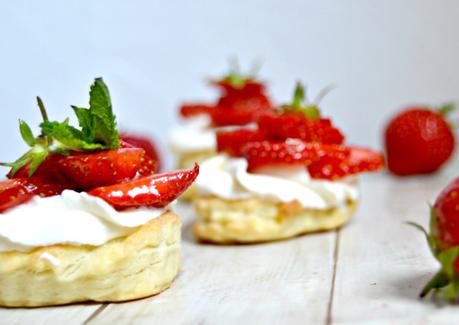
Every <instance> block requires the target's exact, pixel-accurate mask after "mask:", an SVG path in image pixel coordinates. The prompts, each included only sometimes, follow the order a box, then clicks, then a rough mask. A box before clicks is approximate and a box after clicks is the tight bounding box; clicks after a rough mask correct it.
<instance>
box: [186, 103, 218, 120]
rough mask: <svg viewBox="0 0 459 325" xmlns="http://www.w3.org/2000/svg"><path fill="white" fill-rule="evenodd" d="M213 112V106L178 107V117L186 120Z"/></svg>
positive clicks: (191, 105)
mask: <svg viewBox="0 0 459 325" xmlns="http://www.w3.org/2000/svg"><path fill="white" fill-rule="evenodd" d="M213 110H214V106H212V105H205V104H184V105H182V107H180V115H181V116H183V117H185V118H187V117H193V116H196V115H200V114H207V115H210V114H211V113H212V111H213Z"/></svg>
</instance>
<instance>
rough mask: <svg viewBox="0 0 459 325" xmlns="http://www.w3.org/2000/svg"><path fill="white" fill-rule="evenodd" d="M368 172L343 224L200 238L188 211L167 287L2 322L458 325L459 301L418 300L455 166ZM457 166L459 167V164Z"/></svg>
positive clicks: (1, 317)
mask: <svg viewBox="0 0 459 325" xmlns="http://www.w3.org/2000/svg"><path fill="white" fill-rule="evenodd" d="M454 166H457V163H452V164H450V166H449V167H448V168H447V169H446V170H444V171H443V172H442V173H441V174H436V175H434V176H428V177H416V178H410V179H403V180H400V179H396V178H393V177H390V176H388V175H387V174H385V173H380V174H378V175H368V176H365V177H363V178H362V182H361V190H362V200H361V206H360V208H359V210H358V213H357V215H356V217H355V218H354V219H353V221H352V222H351V223H350V224H349V225H347V226H346V227H345V228H343V229H342V230H339V231H336V232H329V233H320V234H313V235H308V236H302V237H298V238H295V239H292V240H287V241H281V242H275V243H268V244H261V245H249V246H213V245H203V244H198V243H196V242H195V241H194V239H193V237H192V235H191V232H190V227H189V224H190V221H191V220H192V217H193V215H192V210H191V209H190V208H189V207H186V206H179V207H178V210H180V211H181V213H182V215H183V218H184V229H183V266H182V272H181V273H180V275H179V277H178V278H177V280H176V281H175V282H174V284H173V285H172V287H171V288H170V289H168V290H167V291H165V292H163V293H162V294H160V295H157V296H155V297H151V298H148V299H143V300H139V301H135V302H129V303H120V304H86V305H71V306H65V307H56V308H39V309H0V324H44V325H50V324H66V325H71V324H82V323H88V324H161V325H165V324H355V323H359V322H360V323H371V324H459V306H458V305H456V306H451V305H445V304H439V303H438V302H436V301H434V300H432V299H425V300H419V299H418V297H417V295H418V293H419V291H420V290H421V288H422V286H423V285H424V283H425V282H426V281H427V280H428V279H429V278H430V277H431V276H432V274H433V273H434V272H435V271H436V270H437V264H436V262H435V260H434V259H433V257H432V256H431V255H430V253H429V250H428V247H427V245H426V242H425V239H424V238H423V236H422V235H421V233H418V232H417V231H416V230H415V229H412V228H411V227H408V226H407V225H405V224H404V221H406V220H413V221H416V222H418V223H421V224H423V225H426V224H427V222H428V215H429V211H428V206H427V203H428V202H432V201H433V200H434V198H435V197H436V195H437V194H438V192H439V191H440V190H441V189H442V188H443V187H444V186H445V185H446V184H447V183H448V182H449V181H450V180H451V179H452V178H453V176H454V175H455V170H454ZM458 174H459V173H458Z"/></svg>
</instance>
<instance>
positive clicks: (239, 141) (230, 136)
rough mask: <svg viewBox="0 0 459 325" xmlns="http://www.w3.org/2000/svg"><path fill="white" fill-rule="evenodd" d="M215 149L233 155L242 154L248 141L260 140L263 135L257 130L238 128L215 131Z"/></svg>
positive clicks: (262, 138)
mask: <svg viewBox="0 0 459 325" xmlns="http://www.w3.org/2000/svg"><path fill="white" fill-rule="evenodd" d="M216 136H217V151H218V152H226V153H228V154H230V155H232V156H234V157H239V156H242V155H243V153H244V147H245V146H246V145H247V143H248V142H253V141H262V140H264V135H263V134H262V133H261V132H259V131H258V130H250V129H239V130H234V131H218V132H217V135H216Z"/></svg>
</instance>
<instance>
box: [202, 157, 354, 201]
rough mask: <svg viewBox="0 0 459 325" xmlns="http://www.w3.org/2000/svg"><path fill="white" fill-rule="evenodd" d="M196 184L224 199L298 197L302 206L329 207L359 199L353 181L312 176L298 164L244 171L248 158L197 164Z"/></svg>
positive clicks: (205, 193)
mask: <svg viewBox="0 0 459 325" xmlns="http://www.w3.org/2000/svg"><path fill="white" fill-rule="evenodd" d="M200 168H201V172H200V173H199V176H198V178H197V180H196V185H197V187H198V190H199V192H200V193H201V194H204V195H216V196H219V197H221V198H225V199H229V200H231V199H244V198H250V197H259V198H268V199H271V200H275V201H279V202H291V201H294V200H297V201H298V202H300V203H301V204H302V205H303V206H304V207H305V208H313V209H329V208H333V207H339V206H342V205H344V204H345V203H346V202H347V201H348V200H356V199H357V198H358V195H359V194H358V188H357V183H356V180H355V179H353V178H349V179H346V180H342V181H328V180H317V179H311V177H310V176H309V174H308V172H307V170H306V168H304V166H300V165H290V166H287V165H286V166H276V167H270V168H263V169H260V170H257V172H256V173H249V172H247V161H246V160H245V159H243V158H230V157H228V156H227V155H218V156H216V157H213V158H210V159H209V160H207V161H205V162H204V163H202V164H201V166H200Z"/></svg>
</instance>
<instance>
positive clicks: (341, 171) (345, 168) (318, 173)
mask: <svg viewBox="0 0 459 325" xmlns="http://www.w3.org/2000/svg"><path fill="white" fill-rule="evenodd" d="M349 150H350V154H349V156H348V157H346V158H345V159H344V160H340V159H336V158H335V157H329V156H327V157H324V158H322V159H320V160H318V161H315V162H313V163H312V164H310V165H309V166H308V171H309V174H310V175H311V177H313V178H322V179H332V180H335V179H339V178H342V177H345V176H349V175H354V174H358V173H363V172H373V171H376V170H379V169H381V168H383V167H384V157H383V155H382V154H381V153H379V152H376V151H373V150H371V149H366V148H357V147H349Z"/></svg>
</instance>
